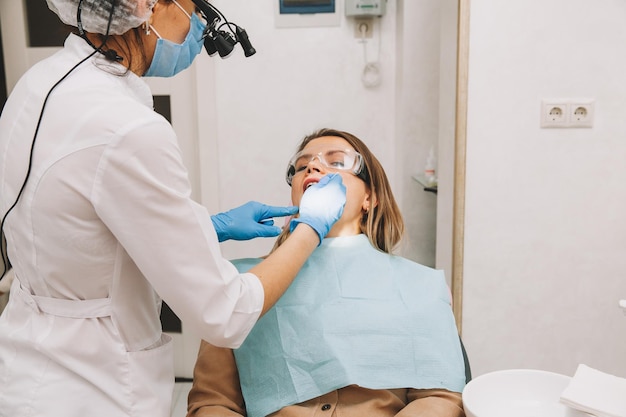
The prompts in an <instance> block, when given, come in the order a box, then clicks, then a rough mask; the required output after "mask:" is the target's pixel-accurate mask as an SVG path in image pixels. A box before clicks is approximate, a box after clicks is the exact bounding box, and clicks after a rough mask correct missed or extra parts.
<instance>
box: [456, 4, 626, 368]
mask: <svg viewBox="0 0 626 417" xmlns="http://www.w3.org/2000/svg"><path fill="white" fill-rule="evenodd" d="M470 16H471V17H470V63H469V105H468V108H469V113H468V137H467V189H466V214H465V216H466V217H465V219H466V223H465V260H464V291H463V293H464V297H463V338H464V341H465V344H466V346H467V349H468V352H469V355H470V357H471V360H472V366H473V368H474V371H475V374H476V375H478V374H481V373H484V372H488V371H492V370H496V369H506V368H538V369H544V370H549V371H554V372H560V373H564V374H566V375H573V373H574V371H575V369H576V366H577V364H579V363H585V364H587V365H589V366H592V367H595V368H597V369H600V370H603V371H605V372H609V373H613V374H616V375H620V376H622V377H626V317H624V316H623V314H622V312H621V311H620V309H619V308H618V307H617V303H618V300H619V299H620V298H626V276H625V271H626V256H624V254H625V251H626V219H625V213H626V187H625V186H624V179H625V178H626V163H625V161H626V118H624V109H625V106H624V98H625V97H626V82H625V74H626V55H624V54H623V53H622V52H623V50H624V45H626V26H624V19H625V18H626V3H625V2H623V1H621V0H599V1H593V2H591V1H585V0H550V1H545V0H524V1H517V2H511V1H506V2H504V1H501V0H473V1H472V2H471V11H470ZM542 98H595V99H596V115H595V126H594V127H593V128H591V129H540V128H539V109H540V100H541V99H542Z"/></svg>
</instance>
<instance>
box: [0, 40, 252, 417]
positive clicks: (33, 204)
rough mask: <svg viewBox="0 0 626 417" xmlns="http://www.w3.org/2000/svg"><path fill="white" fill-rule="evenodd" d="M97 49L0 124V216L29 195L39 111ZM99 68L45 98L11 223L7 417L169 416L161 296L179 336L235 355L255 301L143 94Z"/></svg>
mask: <svg viewBox="0 0 626 417" xmlns="http://www.w3.org/2000/svg"><path fill="white" fill-rule="evenodd" d="M91 52H93V50H92V49H91V47H89V46H88V45H87V44H86V43H85V42H84V41H83V40H82V39H81V38H79V37H77V36H75V35H70V37H69V38H68V39H67V40H66V43H65V47H64V49H63V50H61V51H60V52H58V53H57V54H55V55H54V56H52V57H51V58H48V59H46V60H44V61H43V62H41V63H39V64H37V65H35V66H34V67H33V68H32V69H30V70H29V71H28V72H27V73H26V74H25V75H24V77H22V79H21V80H20V81H19V83H18V84H17V86H16V87H15V89H14V91H13V92H12V94H11V96H10V98H9V100H8V102H7V104H6V106H5V108H4V111H3V113H2V117H1V118H0V196H1V198H0V215H4V213H6V212H7V210H8V208H9V206H10V205H11V204H12V203H13V201H14V200H15V198H16V196H17V193H18V191H19V188H20V187H21V185H22V182H23V180H24V176H25V174H26V170H27V167H28V158H29V150H30V146H31V141H32V138H33V135H34V131H35V126H36V123H37V119H38V117H39V114H40V111H41V108H42V104H43V100H44V97H45V95H46V94H47V93H48V91H49V90H50V88H51V87H52V86H53V85H54V84H55V83H56V82H57V81H58V80H59V79H61V77H62V76H63V75H64V74H66V73H67V72H68V70H69V69H70V68H71V67H73V66H74V65H75V64H77V63H78V62H79V61H80V60H81V59H83V58H84V57H86V56H88V55H89V54H90V53H91ZM121 69H123V68H122V67H121V66H120V65H118V64H111V63H108V62H106V61H104V59H103V58H102V57H101V56H100V55H99V54H96V55H95V56H94V57H93V58H90V59H89V60H87V61H86V62H85V63H83V64H82V65H81V66H80V67H78V68H77V69H76V70H74V71H73V72H72V73H71V74H70V75H69V76H68V77H67V79H65V80H64V81H63V82H61V83H60V84H59V85H58V87H57V88H56V89H55V90H54V91H53V92H52V94H51V95H50V98H49V100H48V103H47V106H46V108H45V111H44V114H43V119H42V122H41V126H40V129H39V134H38V136H37V140H36V143H35V152H34V158H33V164H32V172H31V174H30V177H29V179H28V183H27V186H26V188H25V190H24V193H23V195H22V196H21V198H20V201H19V204H18V205H17V206H16V207H15V209H13V211H12V212H11V213H10V214H9V216H8V217H7V220H6V224H5V234H6V238H7V241H8V249H9V255H10V257H11V262H12V264H13V268H14V270H15V273H16V279H15V281H14V283H13V285H12V288H11V295H10V300H9V304H8V305H7V307H6V309H5V311H4V313H3V314H2V316H1V317H0V416H7V417H22V416H38V417H41V416H46V417H50V416H59V417H72V416H81V417H84V416H85V415H88V416H106V417H115V416H150V417H158V416H169V412H170V401H171V391H172V388H173V383H174V373H173V357H172V347H171V341H169V337H167V336H166V335H162V331H161V325H160V320H159V312H160V305H161V299H160V297H162V298H163V299H164V300H165V301H166V302H167V304H168V305H169V306H170V307H171V308H172V309H173V310H174V312H175V313H176V314H177V315H178V316H179V317H180V318H181V320H182V321H183V322H184V324H185V326H188V327H189V328H190V329H191V330H192V331H194V332H195V333H196V334H198V335H199V336H200V337H201V338H203V339H206V340H208V341H209V342H211V343H214V344H217V345H220V346H228V347H238V346H239V345H240V344H241V343H242V341H243V339H244V338H245V336H246V335H247V334H248V332H249V331H250V329H251V328H252V326H253V325H254V323H255V321H256V319H257V318H258V317H259V315H260V312H261V309H262V305H263V288H262V286H261V284H260V282H259V280H258V278H257V277H256V276H254V275H252V274H239V273H238V271H237V269H236V268H235V267H234V266H233V265H232V264H231V263H229V262H228V261H227V260H225V259H223V258H222V256H221V254H220V249H219V244H218V241H217V237H216V233H215V230H214V229H213V225H212V222H211V219H210V216H209V213H207V211H206V210H205V208H204V207H202V206H200V205H199V204H197V203H195V202H194V201H193V200H192V199H191V198H190V191H191V190H190V184H189V181H188V176H187V172H186V170H185V167H184V166H183V163H182V158H181V154H180V150H179V147H178V143H177V139H176V135H175V134H174V131H173V130H172V127H171V126H170V125H169V123H168V122H167V121H166V120H165V119H164V118H163V117H162V116H160V115H158V114H157V113H155V112H154V111H153V109H152V95H151V93H150V90H149V88H148V86H147V85H146V84H145V82H144V81H143V80H142V79H141V78H139V77H137V76H135V75H134V74H132V73H129V74H125V75H120V74H112V73H111V72H112V71H113V72H115V71H117V72H118V73H119V72H120V71H121Z"/></svg>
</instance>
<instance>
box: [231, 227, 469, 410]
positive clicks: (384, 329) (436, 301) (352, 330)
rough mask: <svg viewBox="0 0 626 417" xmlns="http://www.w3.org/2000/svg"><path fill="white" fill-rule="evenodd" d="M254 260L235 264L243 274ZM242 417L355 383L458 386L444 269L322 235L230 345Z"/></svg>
mask: <svg viewBox="0 0 626 417" xmlns="http://www.w3.org/2000/svg"><path fill="white" fill-rule="evenodd" d="M260 261H261V260H260V259H241V260H237V261H234V264H235V265H236V266H237V268H238V269H239V270H240V271H241V272H244V271H247V270H249V269H250V268H251V267H252V266H254V265H256V264H257V263H259V262H260ZM235 359H236V361H237V368H238V370H239V378H240V382H241V389H242V392H243V396H244V399H245V402H246V408H247V413H248V416H249V417H264V416H266V415H268V414H270V413H272V412H275V411H277V410H279V409H281V408H283V407H285V406H287V405H292V404H297V403H300V402H303V401H307V400H310V399H312V398H315V397H318V396H320V395H323V394H326V393H328V392H330V391H333V390H336V389H339V388H342V387H345V386H348V385H352V384H356V385H359V386H362V387H365V388H371V389H393V388H443V389H447V390H450V391H455V392H461V391H462V390H463V387H464V385H465V371H464V362H463V355H462V351H461V346H460V342H459V336H458V332H457V328H456V324H455V321H454V316H453V314H452V309H451V307H450V292H449V290H448V287H447V285H446V282H445V279H444V276H443V272H442V271H437V270H434V269H431V268H428V267H425V266H423V265H420V264H417V263H415V262H412V261H409V260H407V259H404V258H401V257H397V256H392V255H389V254H386V253H383V252H380V251H378V250H376V249H375V248H374V247H373V246H372V245H371V244H370V242H369V240H368V238H367V237H366V236H365V235H357V236H348V237H338V238H327V239H324V241H323V242H322V244H321V245H320V246H319V247H318V248H317V249H316V250H315V252H314V253H313V254H312V255H311V257H310V258H309V260H308V261H307V262H306V263H305V265H304V267H303V268H302V270H301V271H300V273H299V274H298V276H297V277H296V279H295V281H294V282H293V283H292V284H291V286H290V287H289V288H288V289H287V291H286V292H285V294H284V295H283V296H282V297H281V298H280V300H279V301H278V302H277V303H276V305H275V306H274V307H273V308H272V309H271V310H270V311H268V312H267V313H266V314H265V315H264V316H263V317H261V319H259V321H258V323H257V324H256V325H255V327H254V328H253V330H252V332H251V333H250V335H249V336H248V337H247V338H246V340H245V342H244V343H243V345H242V346H241V347H240V348H239V349H236V350H235Z"/></svg>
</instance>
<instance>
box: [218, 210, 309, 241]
mask: <svg viewBox="0 0 626 417" xmlns="http://www.w3.org/2000/svg"><path fill="white" fill-rule="evenodd" d="M297 212H298V207H295V206H290V207H274V206H267V205H265V204H261V203H257V202H256V201H249V202H247V203H246V204H244V205H243V206H239V207H237V208H234V209H232V210H228V211H227V212H225V213H218V214H216V215H214V216H211V220H212V221H213V227H215V231H216V232H217V239H218V240H219V241H220V242H223V241H225V240H229V239H233V240H249V239H254V238H255V237H275V236H278V235H279V234H280V232H281V228H280V227H278V226H274V220H272V217H283V216H291V215H293V214H296V213H297Z"/></svg>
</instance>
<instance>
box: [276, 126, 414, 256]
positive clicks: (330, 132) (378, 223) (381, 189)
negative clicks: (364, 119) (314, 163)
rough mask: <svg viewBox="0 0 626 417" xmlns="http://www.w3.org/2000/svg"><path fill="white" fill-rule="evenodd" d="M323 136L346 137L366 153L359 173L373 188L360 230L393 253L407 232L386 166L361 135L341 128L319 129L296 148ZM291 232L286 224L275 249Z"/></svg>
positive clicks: (373, 242)
mask: <svg viewBox="0 0 626 417" xmlns="http://www.w3.org/2000/svg"><path fill="white" fill-rule="evenodd" d="M323 136H335V137H339V138H342V139H344V140H346V141H347V142H348V143H350V145H352V147H353V148H354V150H355V151H357V152H358V153H360V154H361V156H362V157H363V162H364V164H365V176H363V175H360V176H359V177H360V178H365V180H364V181H365V183H366V184H367V186H368V187H369V189H370V192H371V197H370V199H371V208H370V210H369V211H367V212H365V211H364V212H363V216H362V217H361V232H362V233H364V234H365V235H366V236H367V237H368V238H369V240H370V242H371V243H372V245H373V246H374V247H375V248H377V249H379V250H381V251H383V252H386V253H392V251H393V249H394V248H395V247H396V245H397V244H398V243H399V242H400V240H401V239H402V236H403V235H404V220H403V219H402V214H401V213H400V208H399V207H398V204H397V203H396V200H395V198H394V197H393V193H392V191H391V186H390V185H389V180H388V179H387V174H385V170H384V169H383V167H382V165H381V164H380V162H379V161H378V159H377V158H376V157H375V156H374V154H373V153H372V152H371V151H370V150H369V148H368V147H367V146H366V145H365V143H363V141H361V139H359V138H357V137H356V136H354V135H352V134H350V133H348V132H343V131H340V130H334V129H327V128H324V129H320V130H318V131H316V132H314V133H312V134H310V135H308V136H306V137H305V138H304V139H303V140H302V142H301V143H300V145H299V146H298V149H297V150H296V152H300V151H301V150H302V149H304V147H305V146H306V145H307V144H308V143H309V142H311V141H312V140H314V139H317V138H321V137H323ZM288 236H289V228H288V227H285V229H284V230H283V232H282V233H281V235H280V236H279V237H278V239H277V240H276V243H275V244H274V248H273V249H272V251H274V250H275V249H276V248H277V247H279V246H280V245H281V244H282V243H283V242H284V241H285V239H287V237H288Z"/></svg>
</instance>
